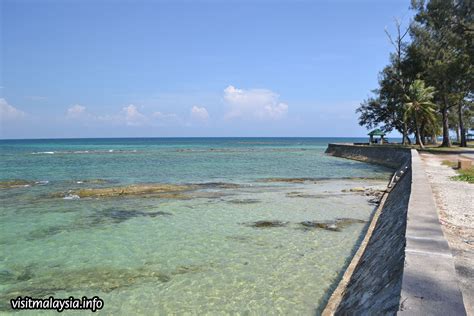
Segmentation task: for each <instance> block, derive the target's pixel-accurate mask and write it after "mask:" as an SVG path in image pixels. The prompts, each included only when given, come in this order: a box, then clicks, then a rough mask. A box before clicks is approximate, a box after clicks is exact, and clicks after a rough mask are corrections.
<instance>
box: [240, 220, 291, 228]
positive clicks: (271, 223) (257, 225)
mask: <svg viewBox="0 0 474 316" xmlns="http://www.w3.org/2000/svg"><path fill="white" fill-rule="evenodd" d="M287 224H288V222H281V221H257V222H255V223H250V224H246V225H247V226H250V227H255V228H268V227H284V226H286V225H287Z"/></svg>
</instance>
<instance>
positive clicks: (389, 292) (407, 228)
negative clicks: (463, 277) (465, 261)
mask: <svg viewBox="0 0 474 316" xmlns="http://www.w3.org/2000/svg"><path fill="white" fill-rule="evenodd" d="M326 153H328V154H329V155H333V156H337V157H342V158H348V159H354V160H358V161H364V162H368V163H375V164H380V165H383V166H387V167H391V168H394V169H395V168H397V171H395V174H394V177H393V179H392V182H391V184H390V185H389V186H390V188H389V190H388V191H389V193H386V194H385V195H384V196H383V198H382V201H381V204H380V205H379V207H378V209H377V210H376V211H375V213H374V216H373V218H372V221H371V223H370V226H369V228H368V231H367V234H366V236H365V238H364V240H363V242H362V244H361V246H360V248H359V250H358V251H357V253H356V254H355V256H354V258H353V259H352V261H351V263H350V264H349V266H348V268H347V270H346V272H345V274H344V276H343V278H342V280H341V281H340V283H339V285H338V287H337V288H336V289H335V291H334V292H333V294H332V296H331V298H330V299H329V302H328V304H327V306H326V308H325V309H324V311H323V315H360V314H368V315H378V314H383V315H395V314H397V313H400V314H417V315H465V311H464V306H463V302H462V296H461V293H460V291H459V289H458V287H457V282H456V275H455V271H454V262H453V258H452V256H451V253H450V250H449V247H448V245H447V242H446V240H445V239H444V236H443V234H442V231H441V227H440V225H439V222H438V216H437V213H436V208H435V206H434V205H435V204H434V201H433V196H432V194H431V187H430V185H429V183H428V182H427V181H426V176H425V175H424V170H423V167H422V166H421V164H420V163H421V160H420V158H419V156H418V153H417V152H416V150H410V149H406V148H396V147H385V146H362V145H359V146H358V145H351V144H329V145H328V149H327V150H326ZM420 190H421V191H420Z"/></svg>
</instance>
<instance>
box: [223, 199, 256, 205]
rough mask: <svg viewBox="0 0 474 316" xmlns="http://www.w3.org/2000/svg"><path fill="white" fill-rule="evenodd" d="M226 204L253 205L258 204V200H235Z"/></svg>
mask: <svg viewBox="0 0 474 316" xmlns="http://www.w3.org/2000/svg"><path fill="white" fill-rule="evenodd" d="M227 203H232V204H255V203H260V200H257V199H235V200H228V201H227Z"/></svg>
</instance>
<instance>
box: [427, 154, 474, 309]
mask: <svg viewBox="0 0 474 316" xmlns="http://www.w3.org/2000/svg"><path fill="white" fill-rule="evenodd" d="M420 156H421V159H422V161H423V164H424V169H425V172H426V175H427V177H428V181H429V182H430V185H431V189H432V191H433V195H434V198H435V203H436V207H437V210H438V216H439V219H440V222H441V228H442V229H443V233H444V236H445V237H446V239H447V241H448V244H449V248H450V249H451V252H452V254H453V256H454V266H455V268H456V275H457V278H458V280H459V287H460V289H461V292H462V296H463V300H464V307H465V308H466V312H467V314H468V315H472V316H474V184H470V183H468V182H465V181H454V180H453V179H452V177H453V176H455V175H456V174H457V173H456V171H455V170H453V168H451V167H449V166H446V165H444V164H443V161H451V162H453V163H457V161H458V159H459V157H463V158H465V157H464V155H457V154H446V155H433V154H430V153H422V154H420Z"/></svg>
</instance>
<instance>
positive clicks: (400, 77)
mask: <svg viewBox="0 0 474 316" xmlns="http://www.w3.org/2000/svg"><path fill="white" fill-rule="evenodd" d="M401 25H402V24H401V21H400V20H399V19H395V27H396V29H397V36H396V38H393V36H392V35H391V34H390V33H389V32H388V30H387V29H385V34H387V37H388V39H389V41H390V43H391V44H392V45H393V47H394V48H395V53H393V54H391V59H392V69H393V71H390V72H389V73H390V74H391V75H392V79H393V80H394V81H395V83H396V85H397V86H398V89H399V90H400V92H402V93H405V91H406V87H407V84H408V83H407V82H406V81H407V80H406V77H404V73H403V67H402V61H403V59H404V58H405V51H406V50H405V46H406V44H405V43H404V41H403V39H404V38H405V37H406V36H407V34H408V32H409V31H410V29H409V28H406V29H405V30H402V28H401ZM395 102H399V103H401V104H399V106H400V105H401V106H402V107H403V102H402V100H401V98H400V97H396V100H395ZM402 111H403V112H404V111H405V109H402ZM402 118H403V122H402V123H403V129H402V145H406V143H407V142H409V141H410V139H409V138H408V125H407V122H406V120H405V119H404V115H402Z"/></svg>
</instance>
